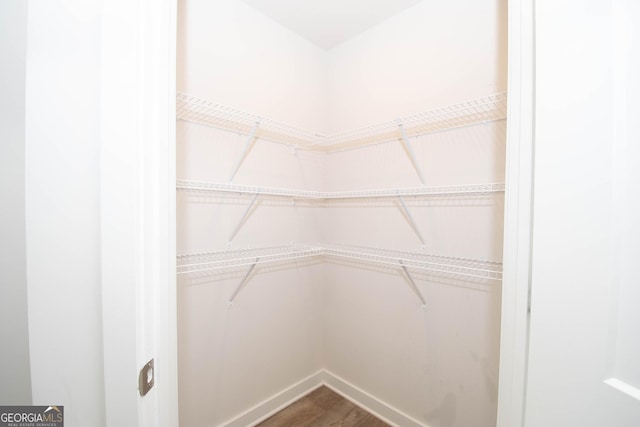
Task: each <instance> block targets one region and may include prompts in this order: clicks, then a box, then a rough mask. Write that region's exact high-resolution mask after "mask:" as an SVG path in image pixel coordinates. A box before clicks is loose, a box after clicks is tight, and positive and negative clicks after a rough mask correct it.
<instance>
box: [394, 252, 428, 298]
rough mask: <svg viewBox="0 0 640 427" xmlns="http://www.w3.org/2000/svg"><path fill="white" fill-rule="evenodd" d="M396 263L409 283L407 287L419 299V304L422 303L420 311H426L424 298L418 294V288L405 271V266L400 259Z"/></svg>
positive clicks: (406, 270) (409, 274) (407, 271)
mask: <svg viewBox="0 0 640 427" xmlns="http://www.w3.org/2000/svg"><path fill="white" fill-rule="evenodd" d="M398 262H399V263H400V267H402V271H403V272H404V277H405V278H406V279H407V280H408V281H409V286H410V287H411V289H412V290H413V292H415V294H416V295H417V296H418V298H419V299H420V302H421V303H422V309H423V310H426V309H427V303H426V301H425V300H424V297H423V296H422V293H421V292H420V289H418V286H416V282H414V281H413V277H411V273H409V270H408V269H407V266H406V265H404V263H403V262H402V260H401V259H399V260H398Z"/></svg>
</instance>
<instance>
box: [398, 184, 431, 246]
mask: <svg viewBox="0 0 640 427" xmlns="http://www.w3.org/2000/svg"><path fill="white" fill-rule="evenodd" d="M398 200H399V201H400V206H401V207H402V210H403V211H404V213H405V215H407V219H408V220H409V224H410V225H411V228H413V231H414V232H415V233H416V236H418V239H420V243H422V248H423V249H424V248H425V247H426V246H427V244H426V243H425V241H424V237H422V233H421V232H420V229H419V228H418V224H416V221H415V220H414V219H413V215H411V211H410V210H409V208H408V207H407V205H406V204H405V203H404V199H403V198H402V196H398Z"/></svg>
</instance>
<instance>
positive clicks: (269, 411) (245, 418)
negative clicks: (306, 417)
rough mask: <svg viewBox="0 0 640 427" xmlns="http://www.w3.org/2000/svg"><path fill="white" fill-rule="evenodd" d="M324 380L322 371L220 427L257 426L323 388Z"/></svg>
mask: <svg viewBox="0 0 640 427" xmlns="http://www.w3.org/2000/svg"><path fill="white" fill-rule="evenodd" d="M323 380H324V371H322V370H320V371H318V372H316V373H315V374H312V375H309V376H308V377H306V378H304V379H302V380H300V381H298V382H297V383H295V384H293V385H291V386H289V387H287V388H286V389H284V390H282V391H280V392H278V393H276V394H274V395H273V396H271V397H269V398H268V399H265V400H263V401H262V402H260V403H258V404H257V405H255V406H253V407H252V408H250V409H248V410H246V411H245V412H243V413H241V414H240V415H237V416H236V417H234V418H232V419H231V420H229V421H225V422H224V423H222V424H220V425H219V426H218V427H246V426H255V425H256V424H259V423H261V422H262V421H264V420H266V419H267V418H269V417H270V416H272V415H274V414H276V413H278V412H279V411H281V410H283V409H284V408H286V407H287V406H289V405H291V404H292V403H293V402H295V401H296V400H299V399H300V398H302V397H304V396H306V395H307V394H309V393H311V392H312V391H313V390H315V389H317V388H319V387H321V386H322V385H323Z"/></svg>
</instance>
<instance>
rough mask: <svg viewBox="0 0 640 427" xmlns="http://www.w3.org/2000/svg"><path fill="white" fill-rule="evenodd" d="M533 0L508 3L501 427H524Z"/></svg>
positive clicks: (530, 174)
mask: <svg viewBox="0 0 640 427" xmlns="http://www.w3.org/2000/svg"><path fill="white" fill-rule="evenodd" d="M534 43H535V38H534V0H509V52H508V58H509V59H508V61H509V62H508V64H509V75H508V81H509V88H508V99H509V105H508V114H507V116H508V121H507V163H506V165H507V166H506V180H505V218H504V223H505V228H504V254H503V281H502V320H501V322H502V329H501V338H500V382H499V389H498V422H497V426H498V427H519V426H522V425H523V424H524V413H525V400H526V392H525V390H526V380H527V378H526V377H527V357H528V351H529V349H528V343H529V294H530V271H531V243H532V242H531V230H532V203H533V161H534V156H533V153H534V83H535V78H534V77H535V75H534V60H535V44H534Z"/></svg>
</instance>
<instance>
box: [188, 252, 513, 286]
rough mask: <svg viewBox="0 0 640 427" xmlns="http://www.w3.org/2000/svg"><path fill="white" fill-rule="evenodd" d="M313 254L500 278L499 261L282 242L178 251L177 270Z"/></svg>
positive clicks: (230, 266)
mask: <svg viewBox="0 0 640 427" xmlns="http://www.w3.org/2000/svg"><path fill="white" fill-rule="evenodd" d="M314 256H323V257H334V258H342V259H351V260H357V261H365V262H372V263H376V264H384V265H390V266H395V267H406V268H409V269H413V270H419V271H428V272H433V273H441V274H452V275H456V276H464V277H473V278H480V279H488V280H495V281H500V280H502V263H499V262H492V261H485V260H478V259H469V258H456V257H445V256H437V255H428V254H424V253H419V252H405V251H395V250H388V249H379V248H370V247H363V246H342V245H340V246H335V245H285V246H273V247H266V248H259V249H243V250H233V251H222V252H208V253H196V254H186V255H178V257H177V267H176V272H177V274H187V273H196V272H202V271H211V270H228V269H235V268H240V267H252V266H254V265H257V264H264V263H273V262H282V261H288V260H295V259H302V258H309V257H314Z"/></svg>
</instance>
